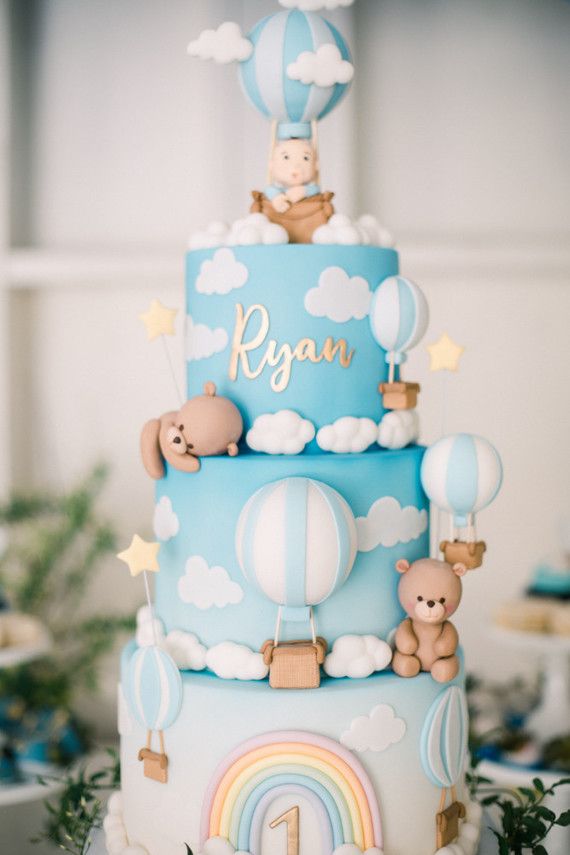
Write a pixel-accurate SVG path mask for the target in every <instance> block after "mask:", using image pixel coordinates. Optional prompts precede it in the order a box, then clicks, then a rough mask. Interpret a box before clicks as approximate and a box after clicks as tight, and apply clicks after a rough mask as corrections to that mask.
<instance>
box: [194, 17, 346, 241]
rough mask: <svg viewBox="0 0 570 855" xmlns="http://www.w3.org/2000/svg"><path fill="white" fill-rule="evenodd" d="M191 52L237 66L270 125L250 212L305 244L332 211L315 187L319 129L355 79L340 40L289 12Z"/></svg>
mask: <svg viewBox="0 0 570 855" xmlns="http://www.w3.org/2000/svg"><path fill="white" fill-rule="evenodd" d="M188 53H189V54H190V55H191V56H194V57H198V58H201V59H213V60H214V61H215V62H218V63H223V64H226V63H230V62H237V63H239V77H240V82H241V85H242V89H243V92H244V94H245V96H246V98H247V100H248V101H249V102H250V103H251V104H252V106H253V107H254V108H255V109H256V110H257V111H258V112H259V113H261V115H262V116H264V117H265V118H266V119H267V120H268V121H269V122H270V123H271V146H270V153H269V164H268V178H267V186H266V188H265V190H264V191H263V192H260V191H255V192H254V193H253V198H254V202H253V205H252V208H251V210H252V213H263V214H265V215H266V216H267V217H268V218H269V219H270V220H271V221H272V222H276V223H279V224H280V225H283V226H284V227H285V228H286V229H287V231H288V233H289V238H290V240H291V242H292V243H310V241H311V238H312V234H313V232H314V231H315V229H316V228H318V227H319V226H321V225H324V224H325V223H327V222H328V220H329V219H330V217H331V216H332V214H333V213H334V209H333V207H332V204H331V200H332V197H333V194H332V193H323V192H321V187H320V164H319V146H318V132H317V125H318V122H319V121H320V120H321V119H324V118H325V116H327V115H328V114H329V113H330V112H331V111H332V110H333V109H334V108H335V107H336V106H337V105H338V104H339V103H340V102H341V101H342V99H343V98H344V96H345V95H346V94H347V92H348V90H349V88H350V84H351V82H352V79H353V77H354V66H353V64H352V57H351V54H350V50H349V48H348V45H347V43H346V41H345V39H344V38H343V36H342V35H341V34H340V32H339V31H338V30H337V29H336V27H333V25H332V24H331V23H329V21H327V20H326V19H325V18H323V17H321V16H320V15H318V14H316V13H315V12H305V11H301V10H300V9H286V10H282V11H280V12H277V13H275V14H274V15H269V16H268V17H266V18H263V20H261V21H259V22H258V23H257V24H256V25H255V26H254V27H253V29H252V30H251V32H250V33H249V35H248V36H246V37H244V36H243V35H242V32H241V29H240V27H239V26H238V24H236V23H233V22H226V23H224V24H222V25H221V26H220V27H218V29H217V30H205V31H204V32H202V33H201V34H200V36H199V37H198V38H197V39H195V40H193V41H191V42H190V44H189V46H188Z"/></svg>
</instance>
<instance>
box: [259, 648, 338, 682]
mask: <svg viewBox="0 0 570 855" xmlns="http://www.w3.org/2000/svg"><path fill="white" fill-rule="evenodd" d="M261 653H262V654H263V661H264V662H265V664H266V665H268V666H269V685H270V686H271V688H272V689H318V688H319V686H320V685H321V665H322V664H323V662H324V661H325V656H326V653H327V643H326V641H325V640H324V638H321V637H319V638H317V639H316V640H315V641H314V642H313V641H284V642H282V643H280V644H275V642H274V641H273V639H269V640H268V641H266V642H265V644H264V645H263V647H262V648H261Z"/></svg>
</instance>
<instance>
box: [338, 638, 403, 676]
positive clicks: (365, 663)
mask: <svg viewBox="0 0 570 855" xmlns="http://www.w3.org/2000/svg"><path fill="white" fill-rule="evenodd" d="M391 661H392V648H391V647H390V645H389V644H386V642H385V641H383V640H382V639H381V638H377V637H376V636H375V635H343V636H341V637H340V638H337V640H336V641H335V643H334V644H333V647H332V650H331V652H330V653H329V654H328V656H327V657H326V659H325V663H324V669H325V673H327V674H328V675H329V677H337V678H340V677H351V678H352V679H354V680H359V679H363V678H364V677H369V676H370V675H371V674H374V673H375V672H376V671H383V670H384V668H387V667H388V665H389V664H390V662H391Z"/></svg>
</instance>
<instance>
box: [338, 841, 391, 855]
mask: <svg viewBox="0 0 570 855" xmlns="http://www.w3.org/2000/svg"><path fill="white" fill-rule="evenodd" d="M333 855H384V853H383V852H382V850H381V849H378V847H377V846H373V847H372V849H365V850H364V852H362V849H361V848H360V846H357V845H356V844H355V843H343V844H342V846H338V847H337V848H336V849H335V850H334V852H333Z"/></svg>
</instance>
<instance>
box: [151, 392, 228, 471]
mask: <svg viewBox="0 0 570 855" xmlns="http://www.w3.org/2000/svg"><path fill="white" fill-rule="evenodd" d="M242 433H243V420H242V417H241V415H240V412H239V410H238V408H237V407H236V405H235V404H233V403H232V402H231V401H230V400H229V399H228V398H219V397H217V396H216V387H215V385H214V384H213V383H206V385H205V386H204V394H203V395H197V396H196V397H195V398H191V399H190V400H189V401H186V403H185V404H184V405H183V407H182V409H180V410H179V411H178V412H177V413H176V412H172V413H165V414H164V415H163V416H161V418H160V419H151V421H149V422H147V423H146V425H145V426H144V428H143V430H142V434H141V454H142V459H143V463H144V467H145V469H146V471H147V472H148V474H149V475H150V477H151V478H156V479H157V480H158V479H159V478H163V477H164V461H165V460H166V461H167V463H169V464H170V465H171V466H172V467H174V469H179V470H180V471H181V472H197V471H198V470H199V469H200V460H199V458H200V457H210V456H212V455H214V454H229V455H230V457H235V456H236V454H237V453H238V447H237V444H238V442H239V440H240V438H241V435H242Z"/></svg>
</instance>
